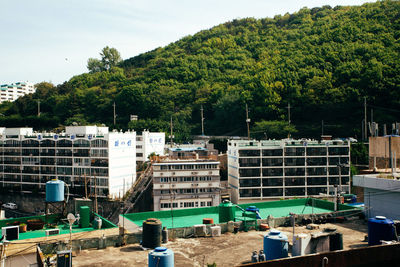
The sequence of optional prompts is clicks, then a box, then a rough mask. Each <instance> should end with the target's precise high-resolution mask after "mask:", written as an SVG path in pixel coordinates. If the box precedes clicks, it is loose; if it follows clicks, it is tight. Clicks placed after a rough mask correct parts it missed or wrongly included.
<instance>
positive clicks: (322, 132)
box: [321, 120, 324, 135]
mask: <svg viewBox="0 0 400 267" xmlns="http://www.w3.org/2000/svg"><path fill="white" fill-rule="evenodd" d="M321 135H324V120H322V122H321Z"/></svg>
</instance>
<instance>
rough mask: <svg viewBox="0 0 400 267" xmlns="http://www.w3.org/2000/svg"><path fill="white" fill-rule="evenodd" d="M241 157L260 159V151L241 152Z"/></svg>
mask: <svg viewBox="0 0 400 267" xmlns="http://www.w3.org/2000/svg"><path fill="white" fill-rule="evenodd" d="M239 156H240V157H259V156H260V150H258V149H255V150H253V149H252V150H239Z"/></svg>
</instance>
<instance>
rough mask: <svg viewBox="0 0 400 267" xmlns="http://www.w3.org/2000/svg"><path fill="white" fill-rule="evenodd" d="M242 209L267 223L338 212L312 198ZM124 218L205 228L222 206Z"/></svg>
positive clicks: (325, 203) (269, 202)
mask: <svg viewBox="0 0 400 267" xmlns="http://www.w3.org/2000/svg"><path fill="white" fill-rule="evenodd" d="M238 206H239V207H241V208H242V209H246V208H247V207H249V206H256V207H257V208H259V209H260V212H259V213H260V216H261V218H262V219H266V218H267V217H268V216H273V217H274V218H280V217H287V216H289V213H291V212H292V213H296V214H322V213H331V212H333V209H334V204H333V203H332V202H329V201H324V200H319V199H311V198H305V199H292V200H280V201H267V202H257V203H248V204H240V205H238ZM351 209H354V207H350V206H347V205H340V210H351ZM240 216H242V211H241V210H240V209H239V208H238V209H236V217H240ZM123 217H125V218H126V219H128V220H130V221H131V222H133V223H134V224H136V225H137V226H138V227H141V226H142V224H143V221H145V220H147V219H148V218H157V219H159V220H161V222H162V224H163V226H166V227H167V228H180V227H190V226H193V225H196V224H201V223H203V218H212V219H214V223H216V224H218V223H219V213H218V206H216V207H206V208H192V209H176V210H173V209H172V210H168V211H155V212H140V213H130V214H125V215H123Z"/></svg>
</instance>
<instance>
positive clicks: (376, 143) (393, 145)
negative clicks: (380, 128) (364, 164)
mask: <svg viewBox="0 0 400 267" xmlns="http://www.w3.org/2000/svg"><path fill="white" fill-rule="evenodd" d="M390 152H392V153H393V152H395V153H396V158H397V160H396V161H397V166H400V160H399V158H400V137H393V136H392V137H390V145H389V137H383V136H380V137H370V138H369V167H370V168H371V169H372V168H373V167H374V158H375V164H376V165H375V166H376V167H377V168H378V169H385V168H390Z"/></svg>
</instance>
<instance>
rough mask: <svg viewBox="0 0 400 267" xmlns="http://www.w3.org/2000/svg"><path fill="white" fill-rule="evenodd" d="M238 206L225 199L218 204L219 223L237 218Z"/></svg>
mask: <svg viewBox="0 0 400 267" xmlns="http://www.w3.org/2000/svg"><path fill="white" fill-rule="evenodd" d="M235 210H236V206H235V205H234V204H232V202H230V201H228V200H225V201H224V202H222V203H221V204H220V205H219V206H218V215H219V223H224V222H229V221H234V220H235Z"/></svg>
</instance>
